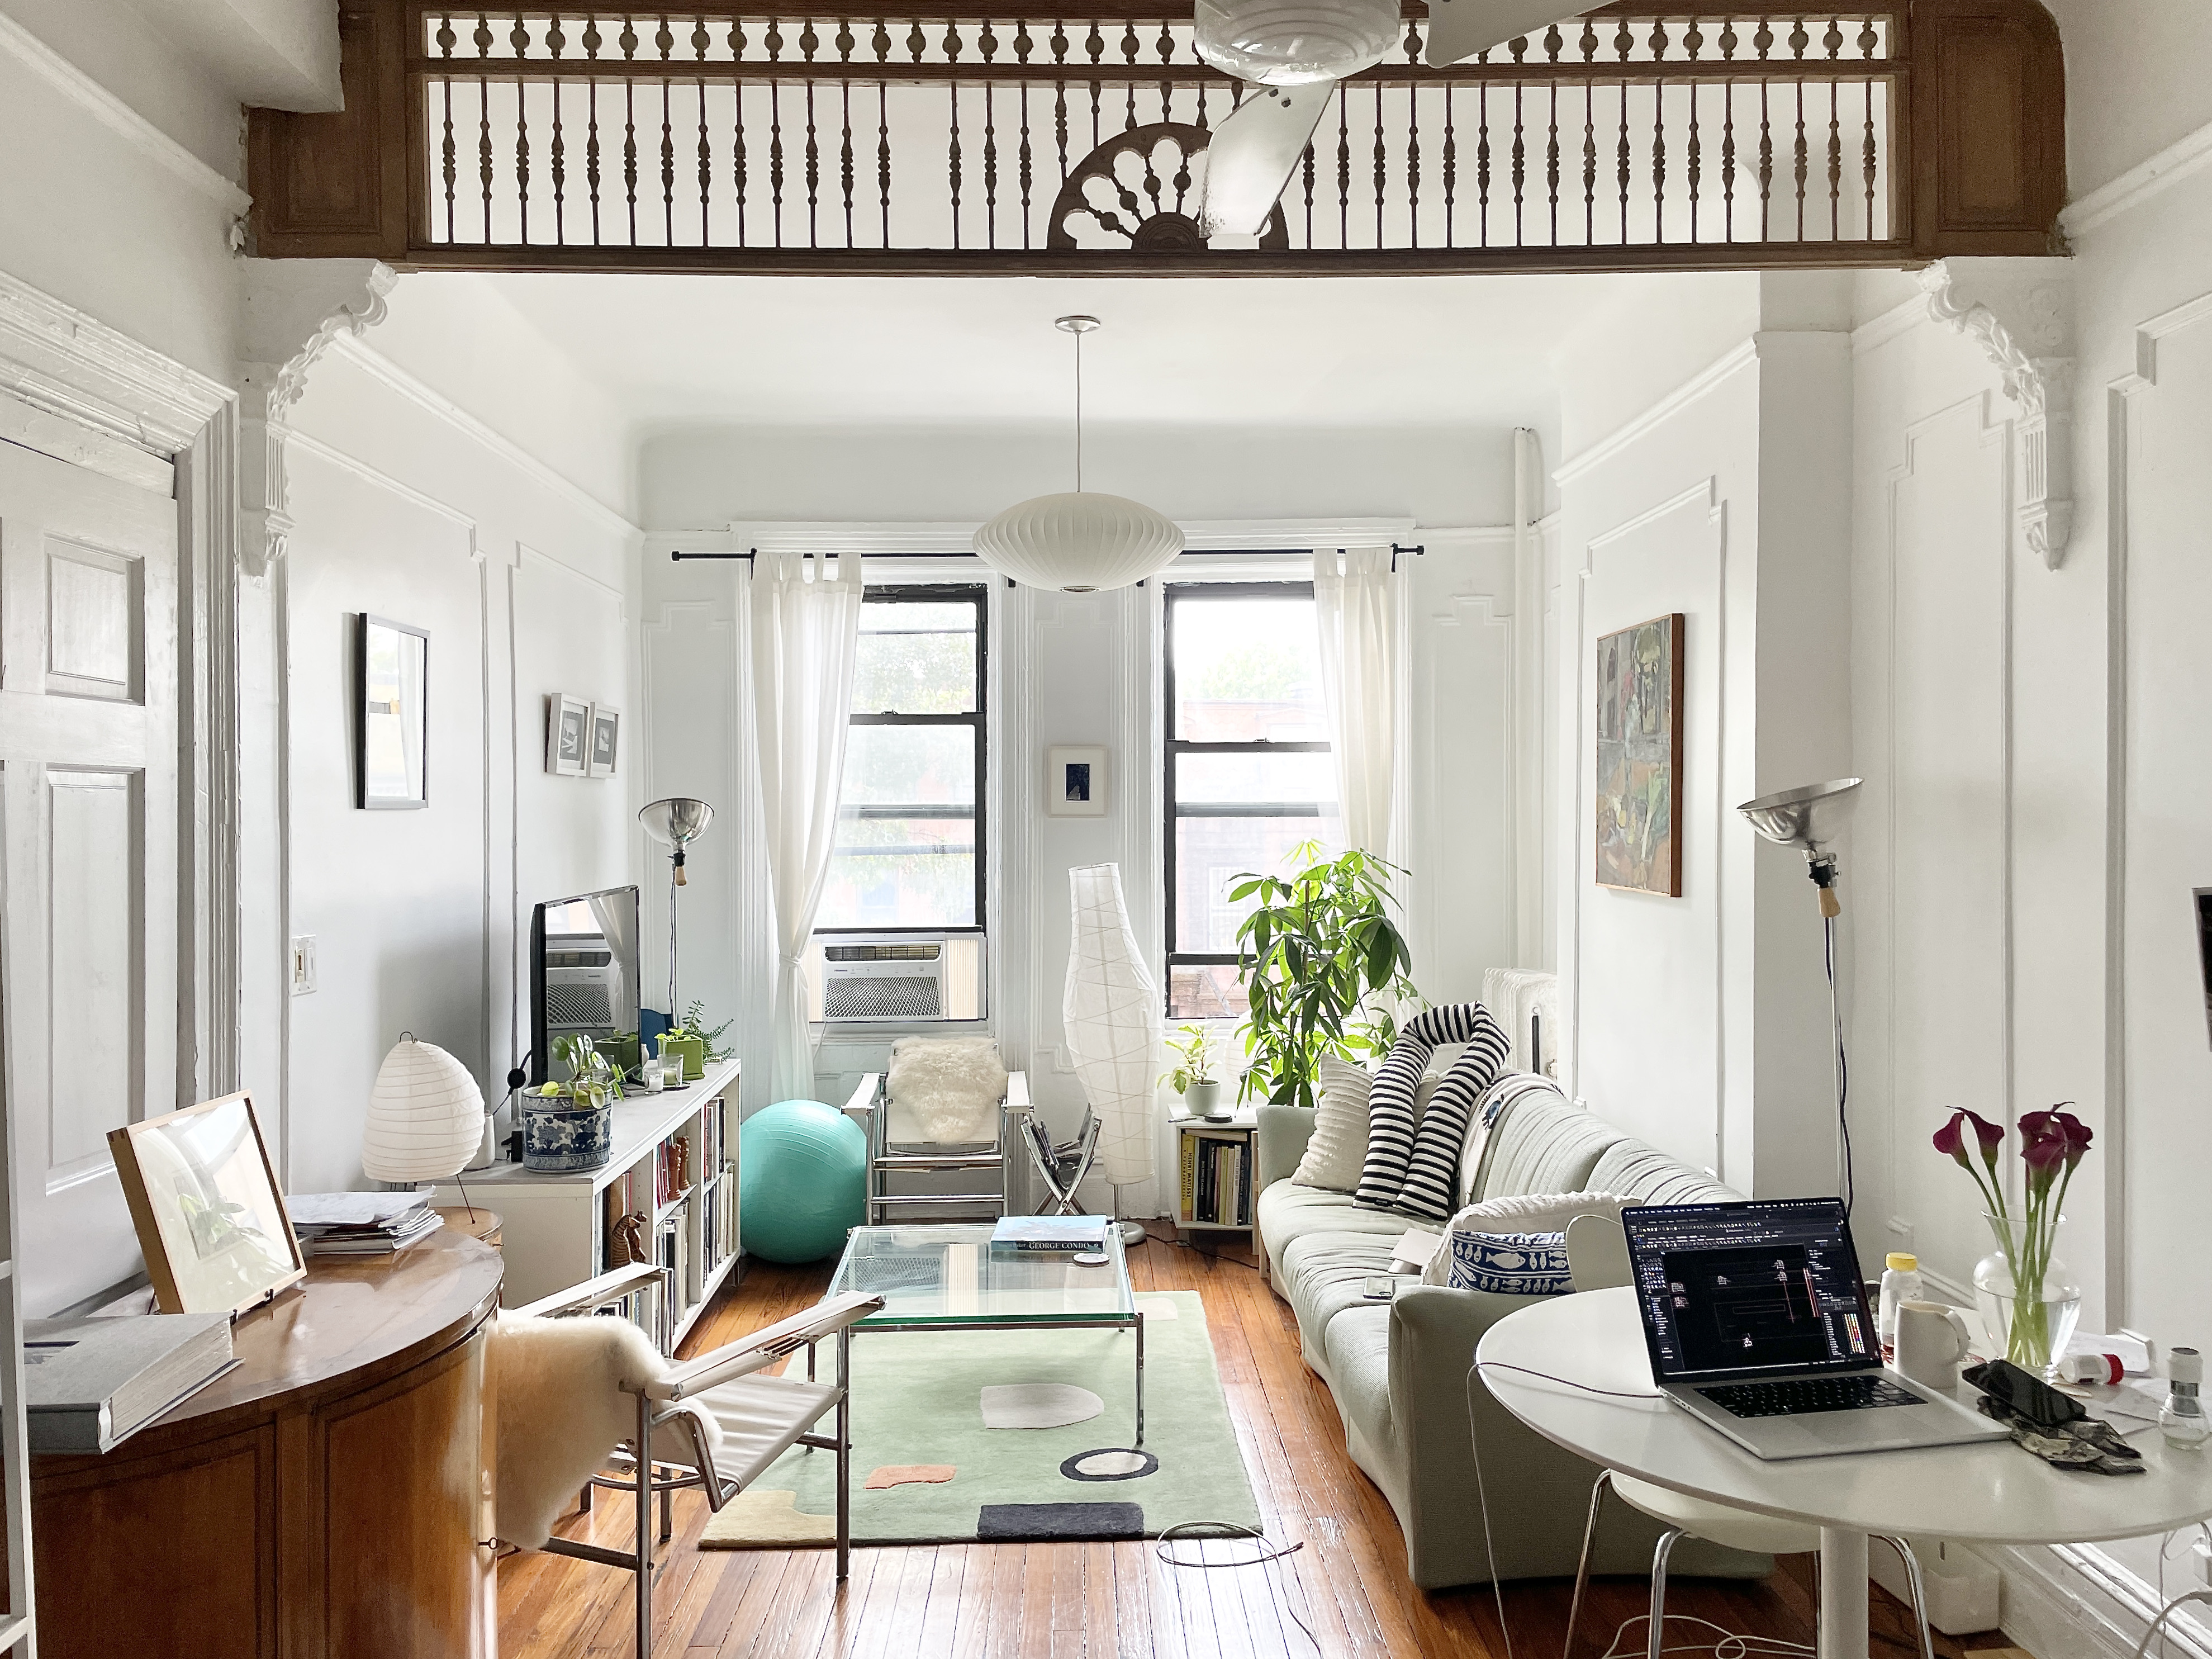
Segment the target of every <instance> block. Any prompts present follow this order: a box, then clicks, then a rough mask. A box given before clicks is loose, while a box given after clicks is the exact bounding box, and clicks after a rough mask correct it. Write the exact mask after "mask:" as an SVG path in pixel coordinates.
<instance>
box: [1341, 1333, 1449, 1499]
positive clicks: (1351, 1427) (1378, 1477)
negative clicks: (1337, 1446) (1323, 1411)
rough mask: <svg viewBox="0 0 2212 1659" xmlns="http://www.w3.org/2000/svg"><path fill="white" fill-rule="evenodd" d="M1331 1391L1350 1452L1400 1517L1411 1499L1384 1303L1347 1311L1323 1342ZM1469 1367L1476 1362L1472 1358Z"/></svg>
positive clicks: (1354, 1460) (1353, 1459)
mask: <svg viewBox="0 0 2212 1659" xmlns="http://www.w3.org/2000/svg"><path fill="white" fill-rule="evenodd" d="M1322 1346H1323V1348H1324V1349H1325V1351H1326V1352H1325V1358H1326V1359H1327V1362H1328V1369H1327V1370H1326V1372H1325V1373H1324V1375H1325V1376H1327V1378H1328V1386H1329V1392H1330V1393H1331V1394H1332V1395H1334V1396H1335V1400H1336V1409H1337V1412H1338V1413H1339V1414H1340V1416H1342V1418H1343V1419H1344V1438H1345V1445H1346V1449H1347V1450H1348V1451H1350V1452H1351V1454H1352V1462H1355V1463H1357V1464H1358V1465H1359V1467H1360V1468H1363V1469H1364V1470H1366V1471H1367V1473H1368V1474H1369V1475H1370V1476H1371V1477H1372V1478H1373V1480H1374V1481H1375V1484H1376V1486H1380V1487H1382V1488H1383V1496H1384V1497H1385V1498H1389V1500H1390V1505H1391V1507H1392V1508H1393V1509H1395V1510H1397V1512H1398V1513H1399V1514H1400V1515H1401V1516H1402V1515H1404V1514H1405V1512H1406V1504H1407V1497H1408V1488H1407V1479H1406V1477H1407V1468H1406V1458H1405V1455H1404V1453H1403V1452H1402V1451H1401V1449H1400V1446H1399V1442H1400V1440H1401V1434H1400V1432H1399V1430H1398V1426H1397V1425H1396V1424H1395V1423H1394V1422H1393V1421H1392V1420H1391V1416H1390V1310H1389V1307H1388V1306H1387V1305H1386V1304H1383V1303H1380V1302H1364V1303H1362V1304H1360V1305H1359V1306H1358V1307H1356V1308H1346V1310H1344V1311H1343V1312H1342V1313H1340V1314H1339V1315H1338V1316H1336V1317H1335V1318H1334V1319H1332V1320H1330V1321H1329V1322H1328V1336H1327V1337H1326V1338H1325V1339H1324V1340H1323V1342H1322ZM1468 1364H1474V1358H1473V1357H1472V1356H1469V1358H1468Z"/></svg>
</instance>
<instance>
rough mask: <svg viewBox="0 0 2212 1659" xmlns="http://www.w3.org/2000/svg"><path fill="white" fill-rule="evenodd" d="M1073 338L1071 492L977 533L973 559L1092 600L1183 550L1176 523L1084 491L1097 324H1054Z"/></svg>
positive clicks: (1035, 501)
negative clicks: (1089, 367)
mask: <svg viewBox="0 0 2212 1659" xmlns="http://www.w3.org/2000/svg"><path fill="white" fill-rule="evenodd" d="M1053 326H1054V327H1055V328H1057V329H1060V330H1061V331H1063V332H1065V333H1068V334H1073V336H1074V337H1075V488H1074V489H1073V491H1070V492H1067V493H1065V494H1062V495H1038V496H1035V497H1033V498H1031V499H1030V500H1029V501H1019V502H1017V503H1016V504H1015V505H1013V506H1012V507H1008V508H1007V509H1006V511H1005V512H1003V513H1000V514H999V516H998V517H997V518H995V519H994V520H991V522H990V523H988V524H987V525H985V526H983V527H982V528H981V530H979V531H977V532H975V552H976V555H977V556H978V557H980V558H981V560H982V561H983V562H984V563H986V564H987V565H989V566H990V567H991V568H993V569H994V570H995V571H997V572H998V573H999V574H1000V575H1002V576H1009V577H1012V579H1013V580H1015V581H1018V582H1021V583H1024V584H1025V585H1027V586H1030V587H1056V588H1058V589H1059V590H1060V592H1063V593H1095V592H1100V591H1102V590H1103V589H1105V588H1109V587H1127V586H1129V585H1130V584H1131V583H1133V582H1140V581H1142V580H1145V578H1146V577H1147V576H1151V575H1156V574H1158V573H1159V572H1160V571H1161V570H1163V569H1164V568H1166V567H1167V564H1168V562H1169V561H1170V559H1172V558H1174V557H1175V556H1176V554H1178V553H1180V552H1182V531H1180V530H1178V529H1177V528H1176V525H1175V521H1174V520H1171V519H1168V518H1165V517H1163V516H1162V515H1161V514H1159V513H1155V512H1153V511H1152V508H1151V507H1146V505H1145V504H1144V503H1143V502H1142V501H1131V500H1129V499H1128V497H1127V496H1126V495H1102V494H1100V493H1099V492H1097V491H1096V490H1086V489H1084V487H1083V337H1084V336H1085V335H1086V334H1088V333H1089V332H1090V331H1091V330H1092V329H1094V328H1097V326H1098V319H1097V318H1096V317H1057V318H1054V319H1053Z"/></svg>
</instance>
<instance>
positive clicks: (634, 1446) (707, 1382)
mask: <svg viewBox="0 0 2212 1659" xmlns="http://www.w3.org/2000/svg"><path fill="white" fill-rule="evenodd" d="M666 1272H667V1269H666V1268H665V1267H660V1266H659V1265H658V1264H656V1263H653V1262H643V1261H641V1262H634V1263H632V1264H631V1265H630V1266H629V1267H617V1269H615V1271H613V1272H612V1273H602V1274H600V1275H599V1277H598V1278H596V1279H586V1280H585V1282H584V1283H582V1284H581V1285H577V1286H575V1287H574V1289H572V1290H567V1291H559V1292H557V1293H556V1294H554V1295H552V1296H549V1297H541V1298H540V1299H539V1300H538V1301H536V1302H532V1303H530V1304H527V1305H526V1306H524V1307H520V1308H515V1309H512V1310H509V1311H510V1312H513V1313H515V1314H519V1315H526V1316H533V1317H538V1318H547V1319H559V1318H568V1317H574V1316H579V1315H592V1314H597V1313H599V1311H600V1310H602V1309H605V1308H610V1307H614V1306H617V1304H621V1303H623V1302H626V1301H628V1300H629V1299H630V1298H631V1297H635V1296H638V1295H641V1294H646V1293H651V1294H658V1293H659V1289H660V1281H661V1279H662V1278H663V1276H664V1275H665V1273H666ZM883 1305H884V1299H883V1297H879V1296H869V1295H866V1294H862V1293H858V1292H855V1293H852V1294H848V1295H846V1296H841V1297H836V1298H834V1299H832V1300H830V1301H828V1302H823V1303H821V1304H817V1306H815V1307H812V1308H810V1309H808V1310H806V1311H805V1312H804V1313H800V1314H794V1315H793V1316H792V1317H790V1318H788V1319H784V1320H779V1321H778V1322H776V1323H775V1324H773V1325H769V1326H764V1327H763V1328H761V1329H759V1330H757V1331H755V1332H753V1333H752V1334H750V1335H748V1336H744V1337H741V1338H739V1339H738V1340H737V1341H735V1342H730V1343H726V1344H724V1345H723V1346H721V1347H719V1348H717V1349H715V1350H714V1352H711V1353H708V1354H702V1356H700V1357H699V1358H696V1359H690V1360H683V1361H679V1362H678V1363H676V1364H671V1366H670V1367H669V1370H668V1371H667V1373H666V1374H665V1376H660V1377H659V1378H656V1379H654V1380H653V1382H650V1383H647V1384H645V1386H644V1387H643V1388H642V1389H639V1390H638V1391H637V1396H636V1397H637V1427H636V1431H635V1433H634V1434H633V1436H632V1437H630V1439H629V1440H628V1441H626V1442H625V1443H624V1445H623V1453H624V1454H626V1455H622V1456H621V1458H620V1461H621V1462H626V1463H627V1464H628V1465H629V1474H627V1475H624V1476H623V1477H620V1478H614V1477H610V1476H607V1475H604V1474H595V1475H593V1476H592V1485H593V1486H610V1487H614V1488H617V1489H619V1490H623V1491H628V1492H634V1493H635V1495H636V1498H637V1539H636V1542H635V1545H634V1546H633V1547H632V1548H630V1549H629V1550H628V1551H623V1550H613V1549H608V1548H606V1547H604V1546H602V1545H599V1544H586V1543H580V1542H577V1541H574V1540H573V1539H567V1538H549V1539H547V1540H546V1541H544V1543H543V1544H541V1545H539V1546H538V1547H539V1548H540V1549H542V1550H544V1551H545V1552H546V1553H549V1554H552V1555H565V1556H568V1557H571V1558H573V1559H576V1560H579V1561H595V1562H597V1563H599V1565H602V1566H608V1567H621V1568H623V1569H624V1570H626V1571H629V1572H632V1573H635V1575H636V1577H637V1652H638V1654H639V1656H640V1659H646V1656H649V1655H650V1654H651V1653H652V1651H653V1574H654V1572H655V1571H658V1567H657V1565H656V1564H655V1562H654V1560H653V1544H654V1532H655V1530H656V1529H655V1528H654V1527H653V1499H654V1498H656V1497H658V1498H659V1500H660V1506H659V1507H660V1516H659V1522H660V1524H659V1528H658V1532H659V1541H660V1542H663V1543H665V1542H666V1541H668V1538H669V1536H670V1534H671V1524H670V1522H671V1515H670V1501H671V1495H672V1494H673V1493H675V1492H678V1491H680V1490H682V1489H684V1488H686V1487H694V1486H696V1487H697V1488H699V1489H700V1490H701V1491H702V1492H705V1494H706V1497H707V1506H708V1508H709V1509H710V1510H720V1508H721V1507H722V1505H723V1504H726V1503H728V1502H729V1500H730V1499H731V1498H734V1497H736V1496H737V1495H738V1490H739V1483H738V1482H737V1481H734V1480H726V1479H725V1478H724V1477H723V1475H722V1474H720V1471H718V1470H717V1469H716V1468H715V1467H714V1455H713V1452H712V1450H711V1449H710V1448H709V1447H708V1443H707V1440H706V1437H705V1436H704V1435H703V1434H702V1433H701V1432H700V1429H699V1422H698V1419H697V1418H696V1417H695V1416H694V1415H693V1414H692V1413H690V1411H687V1410H684V1409H683V1407H684V1403H685V1402H686V1401H696V1400H699V1399H701V1398H702V1396H705V1395H710V1394H711V1393H712V1391H713V1390H714V1389H716V1388H718V1387H720V1386H721V1385H723V1384H726V1383H734V1382H736V1381H737V1380H738V1378H740V1377H744V1376H751V1375H752V1374H753V1373H755V1372H757V1371H762V1370H766V1369H767V1368H768V1367H769V1366H770V1365H772V1364H775V1362H776V1361H777V1360H779V1359H781V1358H785V1357H786V1356H787V1355H789V1354H793V1353H795V1352H798V1351H799V1349H800V1348H805V1350H806V1375H807V1378H808V1380H809V1381H810V1382H811V1381H812V1380H813V1378H814V1364H815V1353H814V1350H815V1346H816V1345H817V1343H820V1342H822V1341H824V1340H828V1339H829V1338H831V1337H835V1338H836V1343H837V1393H836V1400H835V1401H825V1402H824V1403H823V1408H822V1411H821V1412H820V1413H817V1414H816V1415H815V1416H814V1417H813V1418H811V1419H809V1420H808V1422H807V1423H806V1425H805V1428H804V1430H803V1431H802V1432H799V1433H798V1434H795V1435H793V1436H792V1437H789V1438H788V1439H787V1440H785V1441H784V1442H783V1448H782V1449H789V1448H790V1447H792V1446H806V1447H809V1448H818V1449H821V1450H823V1451H834V1452H835V1453H836V1455H837V1577H838V1579H839V1581H840V1582H841V1583H842V1581H843V1580H844V1578H845V1577H846V1576H847V1574H848V1571H849V1570H850V1567H851V1563H852V1540H853V1486H852V1460H853V1432H852V1427H853V1425H852V1401H853V1395H852V1386H851V1376H852V1370H851V1359H852V1345H853V1326H854V1323H856V1322H858V1321H860V1320H862V1319H865V1318H866V1317H867V1316H869V1315H870V1314H872V1313H875V1312H877V1311H878V1310H880V1309H881V1308H882V1307H883ZM833 1408H834V1409H835V1411H836V1415H837V1425H836V1433H835V1434H834V1435H823V1434H819V1433H817V1432H815V1429H816V1428H817V1426H818V1425H820V1423H821V1420H822V1417H823V1415H824V1414H826V1413H828V1412H829V1411H830V1410H831V1409H833ZM662 1428H669V1429H671V1431H673V1432H675V1433H676V1434H678V1435H679V1436H681V1437H682V1438H683V1439H684V1441H686V1442H687V1443H689V1445H690V1459H689V1461H688V1462H676V1461H671V1460H670V1459H668V1458H666V1457H665V1456H662V1457H655V1456H654V1455H653V1452H652V1447H653V1433H654V1431H656V1430H659V1429H662ZM777 1455H781V1452H780V1451H779V1453H778V1454H777ZM585 1498H586V1504H585V1507H586V1509H588V1508H589V1507H590V1504H589V1498H590V1488H589V1487H586V1489H585Z"/></svg>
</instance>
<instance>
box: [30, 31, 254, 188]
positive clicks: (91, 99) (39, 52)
mask: <svg viewBox="0 0 2212 1659" xmlns="http://www.w3.org/2000/svg"><path fill="white" fill-rule="evenodd" d="M0 52H6V53H8V54H9V56H10V57H12V58H16V59H18V60H19V61H21V63H22V64H23V65H24V66H25V67H26V68H27V69H29V70H31V71H32V72H33V74H35V75H37V76H39V77H40V79H42V80H44V81H46V82H47V83H48V84H49V85H51V86H52V88H54V89H55V90H56V91H58V92H59V93H60V94H62V96H64V98H67V99H68V100H70V102H71V103H73V104H76V106H78V107H79V108H81V109H82V110H84V111H85V112H86V113H88V115H90V116H91V117H92V118H93V119H94V120H95V121H98V122H99V123H100V125H103V126H105V127H106V128H107V129H108V130H109V131H112V132H114V133H115V134H117V135H118V137H121V138H122V139H123V140H124V142H125V143H128V144H130V145H131V148H132V149H136V150H137V151H138V152H139V153H140V154H142V155H145V156H147V157H148V158H149V159H150V160H151V161H155V162H157V163H158V164H160V165H161V166H162V167H167V169H168V170H169V171H170V172H171V173H174V174H176V175H177V177H178V178H179V179H183V180H184V181H185V183H186V184H188V185H191V187H192V188H193V189H194V190H196V191H199V193H200V194H201V195H203V196H204V197H208V198H209V199H210V201H212V202H214V203H215V204H216V205H217V206H218V207H221V208H222V210H224V211H225V212H227V213H228V214H229V215H230V216H231V217H232V218H233V219H239V218H242V217H244V216H245V215H246V210H248V209H250V208H251V207H252V205H253V198H252V197H250V196H248V195H247V194H246V192H245V191H242V190H240V188H239V187H238V186H237V185H234V184H233V183H232V182H231V181H230V180H229V179H226V178H224V177H223V176H222V173H218V172H216V170H215V169H214V168H213V167H210V166H209V165H208V164H207V163H206V162H205V161H201V160H200V158H199V157H198V156H197V155H193V154H192V153H191V151H190V150H188V149H185V147H184V146H183V145H182V144H180V143H178V142H177V141H176V140H175V139H173V138H172V137H169V135H168V134H167V133H166V132H164V131H161V128H159V127H157V126H155V125H154V124H153V123H152V122H151V121H149V120H148V119H147V118H145V117H144V116H143V115H141V114H140V113H139V112H137V110H135V109H133V108H131V106H130V105H128V104H126V103H125V102H124V101H123V100H121V99H120V98H118V97H117V96H116V95H115V94H113V93H112V92H110V91H109V90H108V89H107V88H106V87H103V86H101V85H100V83H99V82H97V81H95V80H94V79H93V78H92V77H91V76H88V75H87V74H86V73H85V72H84V71H83V70H81V69H79V68H78V67H77V66H76V64H72V63H70V61H69V59H68V58H64V57H63V56H62V55H61V54H60V53H59V52H56V51H55V50H54V49H53V48H52V46H48V45H46V42H45V41H43V40H40V39H39V38H38V37H37V36H36V35H34V34H33V33H31V32H30V30H28V29H27V28H25V27H23V26H22V25H21V23H19V22H17V21H15V19H14V18H12V17H0Z"/></svg>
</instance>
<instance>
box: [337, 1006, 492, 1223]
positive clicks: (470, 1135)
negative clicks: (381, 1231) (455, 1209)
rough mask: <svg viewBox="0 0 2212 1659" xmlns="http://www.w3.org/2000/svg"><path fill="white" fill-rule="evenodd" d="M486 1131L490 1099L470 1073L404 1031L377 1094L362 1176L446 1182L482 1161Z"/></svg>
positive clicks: (366, 1131) (371, 1103)
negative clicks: (470, 1164) (472, 1162)
mask: <svg viewBox="0 0 2212 1659" xmlns="http://www.w3.org/2000/svg"><path fill="white" fill-rule="evenodd" d="M483 1129H484V1109H483V1091H481V1090H479V1089H478V1088H477V1080H476V1079H474V1078H473V1077H471V1076H470V1075H469V1069H468V1067H467V1066H464V1065H462V1064H461V1062H460V1061H459V1060H455V1059H454V1058H453V1056H452V1055H451V1054H447V1052H446V1051H445V1050H444V1049H443V1048H439V1047H438V1045H437V1044H435V1042H416V1040H415V1038H414V1036H412V1035H411V1034H410V1033H406V1032H402V1033H401V1034H400V1038H399V1041H398V1042H396V1043H394V1044H393V1045H392V1052H391V1053H390V1054H386V1055H385V1057H384V1064H383V1065H381V1066H379V1067H377V1072H376V1086H375V1087H374V1089H372V1090H370V1091H369V1095H368V1123H367V1125H366V1127H364V1128H363V1130H362V1140H361V1167H362V1173H363V1174H365V1175H367V1176H368V1178H369V1179H370V1180H372V1181H391V1182H399V1183H401V1184H403V1185H412V1184H414V1183H416V1182H424V1181H443V1180H445V1179H446V1177H447V1176H450V1175H453V1174H454V1173H456V1172H457V1171H459V1170H460V1169H461V1168H462V1167H463V1166H464V1165H465V1164H467V1163H468V1161H469V1159H470V1158H473V1157H475V1156H476V1150H477V1146H478V1145H479V1144H480V1143H481V1142H482V1141H483Z"/></svg>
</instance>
